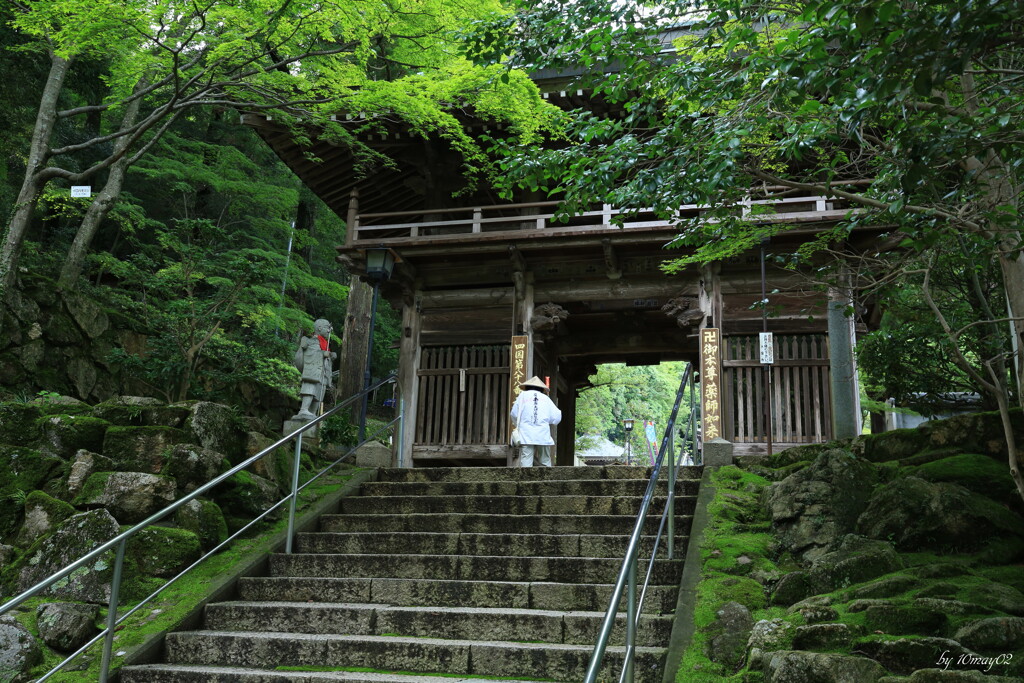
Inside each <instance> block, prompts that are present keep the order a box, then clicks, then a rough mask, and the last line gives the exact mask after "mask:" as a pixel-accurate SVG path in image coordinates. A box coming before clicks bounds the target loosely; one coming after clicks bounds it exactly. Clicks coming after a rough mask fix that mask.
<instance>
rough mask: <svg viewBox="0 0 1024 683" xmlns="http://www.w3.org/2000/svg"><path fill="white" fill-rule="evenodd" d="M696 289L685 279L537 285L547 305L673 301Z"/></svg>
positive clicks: (539, 295)
mask: <svg viewBox="0 0 1024 683" xmlns="http://www.w3.org/2000/svg"><path fill="white" fill-rule="evenodd" d="M694 289H696V286H695V285H693V284H691V281H690V280H688V279H685V278H681V277H669V276H661V277H653V278H644V279H639V278H629V277H626V278H623V279H622V280H591V281H565V280H562V281H556V282H539V283H537V298H538V299H541V300H545V301H554V302H558V303H561V302H565V301H595V300H603V299H627V300H629V299H651V298H665V299H671V298H672V297H674V296H676V295H677V294H679V293H681V292H687V291H692V290H694Z"/></svg>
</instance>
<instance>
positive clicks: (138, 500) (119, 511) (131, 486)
mask: <svg viewBox="0 0 1024 683" xmlns="http://www.w3.org/2000/svg"><path fill="white" fill-rule="evenodd" d="M177 488H178V487H177V484H176V483H175V481H174V480H173V479H171V478H170V477H162V476H159V475H156V474H149V473H147V472H96V473H94V474H93V475H91V476H90V477H89V479H88V480H87V481H86V482H85V486H84V487H83V488H82V492H81V493H79V494H78V497H77V498H76V499H75V505H78V506H82V507H93V506H103V507H105V508H106V509H107V510H109V511H110V513H111V514H113V515H114V517H115V518H116V519H117V521H119V522H121V523H122V524H136V523H138V522H141V521H142V520H144V519H146V518H147V517H149V516H150V515H152V514H153V513H154V512H156V511H158V510H160V509H162V508H165V507H167V506H168V505H170V504H171V503H173V502H174V501H175V498H176V494H177Z"/></svg>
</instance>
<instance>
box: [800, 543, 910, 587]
mask: <svg viewBox="0 0 1024 683" xmlns="http://www.w3.org/2000/svg"><path fill="white" fill-rule="evenodd" d="M902 568H903V561H902V560H901V559H900V556H899V555H898V554H897V553H896V551H895V550H894V549H893V547H892V545H891V544H889V543H886V542H885V541H874V540H870V539H866V538H863V537H861V536H855V535H853V534H848V535H846V536H844V537H843V538H842V540H841V541H840V543H839V547H838V548H837V549H836V550H834V551H832V552H830V553H825V554H824V555H821V556H820V557H818V558H817V559H816V560H815V561H814V564H812V565H811V570H810V574H811V584H812V585H813V586H814V589H815V592H816V593H828V592H830V591H833V590H835V589H837V588H842V587H844V586H851V585H853V584H855V583H862V582H864V581H869V580H871V579H874V578H877V577H879V576H884V575H885V574H889V573H891V572H894V571H897V570H899V569H902Z"/></svg>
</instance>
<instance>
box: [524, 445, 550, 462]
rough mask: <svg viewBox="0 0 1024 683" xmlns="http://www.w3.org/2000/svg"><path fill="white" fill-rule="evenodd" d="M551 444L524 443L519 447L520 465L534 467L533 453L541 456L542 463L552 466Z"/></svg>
mask: <svg viewBox="0 0 1024 683" xmlns="http://www.w3.org/2000/svg"><path fill="white" fill-rule="evenodd" d="M549 448H550V446H529V445H527V444H523V445H522V446H520V447H519V466H520V467H533V454H534V453H536V454H537V455H538V456H540V464H541V465H543V466H544V467H551V455H550V452H549V450H548V449H549Z"/></svg>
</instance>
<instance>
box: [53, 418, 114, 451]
mask: <svg viewBox="0 0 1024 683" xmlns="http://www.w3.org/2000/svg"><path fill="white" fill-rule="evenodd" d="M108 427H110V423H109V422H107V421H106V420H101V419H99V418H95V417H92V416H91V415H48V416H46V417H42V418H40V419H39V423H38V428H39V432H40V434H41V435H42V436H41V439H40V449H41V450H44V451H46V452H47V453H52V454H53V455H56V456H58V457H61V458H70V457H71V456H73V455H74V454H75V452H77V451H78V450H79V449H82V448H84V449H86V450H90V451H96V450H99V449H100V448H102V447H103V436H104V435H105V434H106V433H107V428H108Z"/></svg>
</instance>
